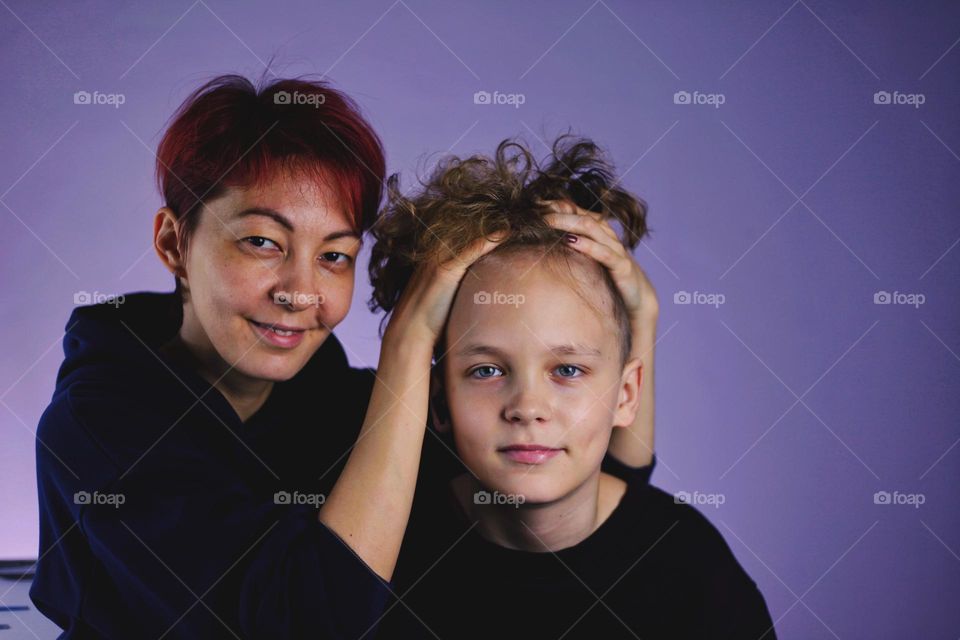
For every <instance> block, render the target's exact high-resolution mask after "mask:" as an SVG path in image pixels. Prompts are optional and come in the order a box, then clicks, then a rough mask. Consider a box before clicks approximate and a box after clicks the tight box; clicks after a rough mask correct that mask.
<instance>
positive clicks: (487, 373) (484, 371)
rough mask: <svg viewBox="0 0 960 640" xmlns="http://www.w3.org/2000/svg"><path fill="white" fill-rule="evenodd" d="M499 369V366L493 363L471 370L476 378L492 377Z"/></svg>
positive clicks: (471, 373)
mask: <svg viewBox="0 0 960 640" xmlns="http://www.w3.org/2000/svg"><path fill="white" fill-rule="evenodd" d="M498 371H499V369H498V368H497V367H494V366H492V365H488V364H485V365H481V366H479V367H477V368H476V369H474V370H473V371H471V372H470V375H471V376H472V377H474V378H481V379H482V378H492V377H494V376H495V375H496V373H497V372H498Z"/></svg>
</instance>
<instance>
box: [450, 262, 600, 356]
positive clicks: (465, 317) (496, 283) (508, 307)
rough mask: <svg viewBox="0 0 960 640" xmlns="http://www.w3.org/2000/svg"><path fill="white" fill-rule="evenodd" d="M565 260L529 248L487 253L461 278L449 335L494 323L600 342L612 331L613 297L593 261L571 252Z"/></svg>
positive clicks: (503, 328)
mask: <svg viewBox="0 0 960 640" xmlns="http://www.w3.org/2000/svg"><path fill="white" fill-rule="evenodd" d="M584 258H586V257H585V256H584ZM586 260H589V258H586ZM564 262H566V261H564V260H563V259H562V258H561V259H560V260H559V261H557V259H556V257H553V256H546V255H543V254H542V253H540V254H538V253H536V252H533V251H529V252H528V251H524V252H517V253H512V252H511V253H505V254H503V255H498V254H490V255H488V256H486V257H485V258H484V259H483V260H481V261H479V262H478V263H476V264H474V265H473V266H472V267H471V269H470V271H469V273H468V274H467V275H466V276H465V277H464V278H463V280H462V283H461V286H460V289H459V291H458V293H457V297H456V299H455V301H454V305H453V309H452V310H451V314H450V320H449V324H448V327H447V329H448V337H451V338H454V339H460V338H462V337H465V336H466V335H467V334H474V335H479V334H485V333H487V329H496V330H497V331H498V332H499V334H500V335H503V334H504V333H508V334H509V335H511V336H512V337H514V338H523V339H530V340H533V339H534V337H533V336H531V335H530V333H531V332H533V333H550V334H554V335H555V336H556V337H558V338H559V337H561V336H567V337H568V338H569V339H570V340H575V341H578V342H579V341H584V340H588V341H591V342H597V343H598V344H597V346H601V345H600V344H599V343H600V342H603V341H604V338H605V337H607V336H608V335H612V334H614V333H615V331H611V326H610V325H611V324H613V322H614V321H613V308H612V300H611V299H610V296H609V294H608V293H607V291H606V290H605V289H606V287H605V285H604V284H603V282H602V279H601V278H600V277H599V274H598V273H597V271H596V270H595V269H594V268H593V267H592V265H590V264H589V263H585V262H584V261H582V260H577V259H576V258H575V257H574V259H571V260H570V261H569V264H570V266H569V268H568V267H567V266H566V265H565V264H564ZM454 336H456V337H454ZM614 342H615V339H614ZM448 344H452V342H448Z"/></svg>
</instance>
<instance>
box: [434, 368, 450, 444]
mask: <svg viewBox="0 0 960 640" xmlns="http://www.w3.org/2000/svg"><path fill="white" fill-rule="evenodd" d="M430 417H431V418H432V419H433V428H434V429H436V430H437V431H439V432H440V433H447V432H449V431H450V427H451V420H450V408H449V406H448V405H447V394H446V390H445V389H444V386H443V363H436V364H434V365H433V366H432V367H431V368H430Z"/></svg>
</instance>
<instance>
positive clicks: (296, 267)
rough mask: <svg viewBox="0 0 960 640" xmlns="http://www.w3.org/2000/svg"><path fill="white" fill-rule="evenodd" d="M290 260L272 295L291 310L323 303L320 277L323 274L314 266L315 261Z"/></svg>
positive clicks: (277, 302)
mask: <svg viewBox="0 0 960 640" xmlns="http://www.w3.org/2000/svg"><path fill="white" fill-rule="evenodd" d="M303 262H304V261H300V262H296V263H295V262H289V263H287V264H286V265H284V266H283V268H282V271H281V278H280V281H279V283H278V284H277V287H276V288H275V289H274V291H273V293H272V296H273V301H274V302H275V303H276V304H280V305H284V306H286V307H287V308H289V309H290V310H291V311H300V310H303V309H307V308H310V307H318V306H320V305H321V304H323V293H322V287H321V284H322V283H321V282H320V279H321V277H322V274H321V273H320V270H319V269H316V268H314V266H313V262H312V261H310V263H309V264H303Z"/></svg>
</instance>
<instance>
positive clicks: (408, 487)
mask: <svg viewBox="0 0 960 640" xmlns="http://www.w3.org/2000/svg"><path fill="white" fill-rule="evenodd" d="M504 237H505V236H504ZM502 239H503V237H500V238H498V239H497V240H488V239H485V238H483V239H480V240H479V241H477V242H475V243H474V244H473V245H471V246H470V247H468V248H467V249H466V250H465V251H464V252H463V253H462V254H461V255H460V256H458V257H457V258H454V259H453V260H451V261H449V262H447V263H444V264H441V265H424V266H422V267H420V268H419V269H418V270H417V272H416V273H415V274H414V276H413V277H412V279H411V280H410V282H409V283H408V284H407V286H406V288H405V289H404V292H403V295H402V296H401V299H400V301H399V302H398V304H397V307H396V308H395V309H394V310H393V313H392V315H391V318H390V324H389V325H388V326H387V330H386V332H385V333H384V339H383V345H382V350H381V358H380V363H379V369H378V372H377V378H376V382H375V383H374V387H373V392H372V394H371V397H370V403H369V405H368V408H367V414H366V418H365V419H364V423H363V427H362V428H361V430H360V435H359V437H358V439H357V444H356V445H355V446H354V448H353V451H352V452H351V454H350V458H349V459H348V460H347V464H346V466H345V467H344V470H343V473H342V474H341V475H340V478H339V479H338V480H337V483H336V485H334V487H333V489H332V490H331V491H330V495H329V496H328V497H327V500H326V502H325V503H324V505H323V507H322V508H321V509H320V516H319V517H320V521H321V522H322V523H323V524H324V525H326V526H327V527H329V528H330V529H331V530H332V531H334V532H335V533H336V534H337V535H338V536H339V537H340V538H341V539H342V540H343V541H344V542H346V543H347V544H348V545H349V546H350V548H351V549H353V550H354V552H356V554H357V555H358V556H359V557H360V558H362V559H363V561H364V562H366V563H367V565H368V566H369V567H370V568H371V569H372V570H373V571H375V572H376V573H377V575H379V576H381V577H383V578H384V579H387V580H389V579H390V578H391V576H392V575H393V570H394V568H395V566H396V562H397V556H398V555H399V553H400V544H401V542H402V541H403V535H404V532H405V530H406V527H407V521H408V519H409V517H410V510H411V507H412V504H413V495H414V490H415V488H416V481H417V471H418V469H419V465H420V453H421V449H422V447H423V438H424V435H425V434H426V426H427V422H428V406H429V391H430V364H431V360H432V354H433V348H434V345H435V343H436V341H437V339H438V336H439V335H440V334H441V332H442V329H443V325H444V324H445V322H446V318H447V315H448V313H449V310H450V306H451V305H452V303H453V298H454V296H455V295H456V290H457V287H458V286H459V284H460V280H461V278H462V277H463V275H464V273H466V270H467V269H468V268H469V266H470V265H471V264H473V262H474V261H476V260H477V259H478V258H480V257H481V256H483V255H484V254H486V253H487V252H489V251H491V250H492V249H493V248H494V247H495V246H496V245H497V242H499V240H502Z"/></svg>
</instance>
